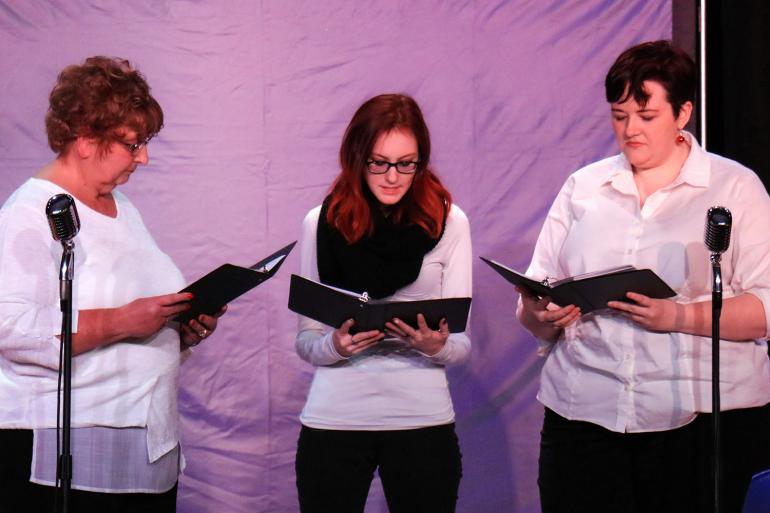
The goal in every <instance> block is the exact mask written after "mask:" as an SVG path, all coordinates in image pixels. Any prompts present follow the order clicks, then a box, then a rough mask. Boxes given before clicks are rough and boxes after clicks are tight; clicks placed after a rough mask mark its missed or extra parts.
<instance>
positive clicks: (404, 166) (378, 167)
mask: <svg viewBox="0 0 770 513" xmlns="http://www.w3.org/2000/svg"><path fill="white" fill-rule="evenodd" d="M419 163H420V162H419V161H418V160H402V161H399V162H388V161H387V160H372V159H369V160H367V161H366V168H367V169H368V170H369V172H370V173H372V174H373V175H384V174H385V173H387V172H388V171H390V168H391V167H395V168H396V171H397V172H399V173H401V174H402V175H411V174H413V173H414V172H415V171H417V164H419Z"/></svg>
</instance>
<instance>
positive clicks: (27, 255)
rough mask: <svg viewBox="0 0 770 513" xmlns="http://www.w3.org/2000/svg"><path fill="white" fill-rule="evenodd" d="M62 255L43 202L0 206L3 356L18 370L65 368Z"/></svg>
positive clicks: (0, 338) (0, 335)
mask: <svg viewBox="0 0 770 513" xmlns="http://www.w3.org/2000/svg"><path fill="white" fill-rule="evenodd" d="M60 259H61V247H60V246H59V244H58V243H56V242H54V240H53V239H52V238H51V233H50V230H49V228H48V223H47V220H46V218H45V214H44V210H43V208H42V206H41V208H40V209H39V212H38V209H37V208H35V205H28V204H22V203H21V201H19V200H18V198H16V197H15V196H13V197H12V198H11V199H9V200H8V203H6V205H5V206H4V207H3V209H2V210H1V211H0V358H1V359H2V360H5V362H7V364H8V365H10V367H11V369H13V372H16V373H18V374H26V375H30V374H34V375H37V374H40V373H47V372H48V371H47V370H43V369H52V370H57V369H58V368H59V346H60V342H59V339H58V338H57V335H58V334H59V333H60V332H61V321H62V315H61V310H60V307H59V262H60ZM76 315H77V313H76V312H73V317H74V318H73V326H76V325H77V324H76ZM41 368H43V369H41Z"/></svg>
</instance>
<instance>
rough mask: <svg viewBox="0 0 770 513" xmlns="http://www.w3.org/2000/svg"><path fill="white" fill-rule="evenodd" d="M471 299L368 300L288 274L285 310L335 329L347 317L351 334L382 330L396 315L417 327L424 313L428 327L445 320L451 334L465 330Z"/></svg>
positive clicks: (362, 295)
mask: <svg viewBox="0 0 770 513" xmlns="http://www.w3.org/2000/svg"><path fill="white" fill-rule="evenodd" d="M470 306H471V298H469V297H457V298H443V299H427V300H423V301H381V300H376V299H370V298H369V297H368V295H367V294H366V293H365V292H364V293H362V294H357V293H355V292H350V291H347V290H342V289H338V288H335V287H330V286H328V285H324V284H322V283H318V282H315V281H313V280H308V279H307V278H303V277H301V276H297V275H296V274H292V275H291V285H290V289H289V309H290V310H292V311H294V312H297V313H298V314H300V315H304V316H305V317H310V318H311V319H314V320H316V321H318V322H322V323H323V324H326V325H327V326H331V327H332V328H339V327H340V326H341V325H342V323H343V322H345V321H346V320H348V319H353V320H355V324H354V325H353V327H352V328H351V330H350V331H351V333H357V332H360V331H369V330H384V329H385V323H386V322H388V321H390V320H391V319H393V318H394V317H398V318H399V319H401V320H402V321H404V322H405V323H407V324H409V325H410V326H412V327H413V328H417V314H418V313H421V314H423V315H424V316H425V321H426V323H427V324H428V326H429V327H430V328H432V329H434V330H435V329H438V325H439V321H441V319H446V320H447V323H448V324H449V331H450V332H451V333H458V332H462V331H465V325H466V323H467V321H468V310H469V309H470Z"/></svg>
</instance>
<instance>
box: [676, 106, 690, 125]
mask: <svg viewBox="0 0 770 513" xmlns="http://www.w3.org/2000/svg"><path fill="white" fill-rule="evenodd" d="M690 116H692V102H691V101H686V102H684V103H683V104H682V106H681V107H680V108H679V115H678V116H677V117H676V124H677V126H678V127H679V130H684V127H685V126H686V125H687V123H688V122H689V121H690Z"/></svg>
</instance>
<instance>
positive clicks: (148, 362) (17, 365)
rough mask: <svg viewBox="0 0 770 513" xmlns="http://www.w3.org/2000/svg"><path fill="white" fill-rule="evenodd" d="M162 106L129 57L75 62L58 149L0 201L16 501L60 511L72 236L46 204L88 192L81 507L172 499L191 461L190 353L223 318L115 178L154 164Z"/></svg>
mask: <svg viewBox="0 0 770 513" xmlns="http://www.w3.org/2000/svg"><path fill="white" fill-rule="evenodd" d="M162 126H163V111H162V110H161V107H160V105H159V104H158V102H157V101H156V100H155V99H154V98H153V97H152V95H151V94H150V88H149V86H148V85H147V83H146V82H145V79H144V77H143V76H142V75H141V74H140V73H139V72H138V71H136V70H135V69H134V68H132V67H131V65H130V64H129V63H128V61H125V60H122V59H112V58H107V57H91V58H89V59H86V61H85V62H84V63H83V64H81V65H74V66H69V67H67V68H65V69H64V70H63V71H62V72H61V73H60V75H59V77H58V80H57V83H56V85H55V87H54V89H53V91H52V92H51V95H50V104H49V109H48V113H47V115H46V130H47V134H48V142H49V145H50V147H51V149H52V150H53V151H54V152H55V153H56V158H54V160H53V161H52V162H50V163H49V164H47V165H45V166H44V167H43V168H42V169H41V170H40V171H39V172H38V173H37V174H36V175H35V176H34V177H33V178H30V179H29V180H27V181H26V182H25V183H24V184H22V185H21V186H20V187H19V188H18V189H17V190H16V191H15V192H14V193H13V194H12V195H11V196H10V198H9V199H8V200H7V201H6V203H5V205H4V206H3V207H2V210H0V268H2V273H1V274H0V404H2V410H0V445H1V446H2V447H3V448H4V453H3V456H2V458H0V475H2V479H0V496H1V497H2V498H3V502H4V504H5V507H8V510H9V511H14V512H17V513H23V512H34V513H39V512H41V511H50V510H51V506H52V504H53V497H54V492H53V490H54V487H53V486H54V484H55V482H56V479H57V478H56V460H57V457H56V454H57V433H56V429H55V428H56V425H57V395H58V394H57V373H58V369H59V348H60V340H59V335H60V328H61V320H62V319H61V312H60V309H59V288H58V285H59V280H58V269H59V260H60V256H61V251H62V249H61V246H60V244H59V243H58V242H56V241H54V240H53V238H52V237H51V233H50V230H49V227H48V222H47V219H46V215H45V210H46V203H47V201H48V199H49V198H50V197H52V196H54V195H57V194H62V193H66V194H69V195H71V196H72V197H73V198H74V201H75V204H76V206H77V211H78V213H79V216H80V220H81V225H82V229H81V230H80V232H79V234H78V236H77V239H76V240H77V247H76V258H75V279H74V282H73V332H74V333H73V337H72V347H73V354H74V358H73V366H72V368H73V374H72V405H73V407H72V427H73V429H72V436H71V447H72V454H73V469H72V488H73V489H72V492H71V495H70V505H71V509H72V510H73V511H77V512H79V513H83V512H100V513H102V512H105V511H110V512H119V511H120V512H122V511H126V512H128V511H132V512H133V511H158V512H171V511H174V510H175V508H176V483H177V476H178V473H179V467H180V451H179V434H178V427H177V408H176V395H177V377H178V373H179V363H180V352H181V351H182V350H184V349H185V348H187V347H189V346H193V345H196V344H198V343H199V342H200V341H201V340H202V339H204V338H206V337H207V336H208V335H209V334H210V333H211V332H212V331H213V330H214V329H215V328H216V325H217V319H216V316H200V317H199V318H197V319H193V320H190V321H189V323H187V324H184V325H180V323H178V322H175V321H174V320H173V319H174V317H175V316H176V315H177V314H179V313H180V312H182V311H184V310H186V309H188V308H189V303H188V300H189V299H190V298H191V296H190V294H178V293H176V292H175V291H178V290H180V289H181V288H182V287H184V285H185V281H184V279H183V276H182V274H181V273H180V271H179V270H178V268H177V267H176V265H174V263H173V262H172V261H171V259H170V258H169V257H168V255H166V254H165V253H163V252H162V251H161V250H160V248H158V246H157V245H156V243H155V241H154V240H153V238H152V237H151V235H150V234H149V232H148V231H147V228H146V227H145V225H144V223H143V222H142V219H141V216H140V215H139V212H138V211H137V210H136V208H135V207H134V206H133V204H132V203H131V202H130V201H129V200H128V199H127V198H126V197H125V196H124V195H123V194H121V193H120V192H119V191H118V190H117V189H116V188H117V187H118V186H119V185H122V184H124V183H126V182H127V181H128V179H129V177H130V176H131V175H132V173H133V172H134V171H136V170H137V168H138V167H139V166H141V165H146V164H147V162H148V160H149V157H148V150H147V144H148V143H149V141H150V139H152V137H153V136H154V135H156V134H157V133H158V131H160V129H161V127H162Z"/></svg>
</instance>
